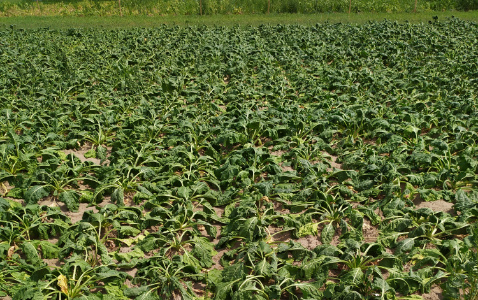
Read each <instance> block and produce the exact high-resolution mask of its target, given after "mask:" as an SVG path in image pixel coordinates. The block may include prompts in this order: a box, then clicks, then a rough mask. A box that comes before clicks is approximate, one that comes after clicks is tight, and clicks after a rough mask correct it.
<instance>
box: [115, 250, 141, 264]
mask: <svg viewBox="0 0 478 300" xmlns="http://www.w3.org/2000/svg"><path fill="white" fill-rule="evenodd" d="M114 257H115V259H116V260H117V261H119V262H122V261H130V260H132V259H133V258H144V252H143V251H141V249H139V248H137V247H136V248H134V249H133V250H132V251H130V252H126V253H118V252H116V253H115V254H114Z"/></svg>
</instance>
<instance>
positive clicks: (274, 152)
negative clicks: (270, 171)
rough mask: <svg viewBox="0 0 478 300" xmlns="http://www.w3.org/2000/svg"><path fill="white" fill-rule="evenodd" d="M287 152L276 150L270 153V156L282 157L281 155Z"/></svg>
mask: <svg viewBox="0 0 478 300" xmlns="http://www.w3.org/2000/svg"><path fill="white" fill-rule="evenodd" d="M286 152H287V151H284V150H277V151H272V152H271V155H274V156H279V157H280V156H282V154H284V153H286Z"/></svg>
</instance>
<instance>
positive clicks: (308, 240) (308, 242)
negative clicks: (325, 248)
mask: <svg viewBox="0 0 478 300" xmlns="http://www.w3.org/2000/svg"><path fill="white" fill-rule="evenodd" d="M297 242H298V243H300V244H301V245H302V246H304V248H305V249H309V250H313V249H315V248H316V247H317V246H319V245H322V242H321V241H320V237H319V236H313V235H309V236H305V237H301V238H299V239H298V240H297Z"/></svg>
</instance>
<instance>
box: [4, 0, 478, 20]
mask: <svg viewBox="0 0 478 300" xmlns="http://www.w3.org/2000/svg"><path fill="white" fill-rule="evenodd" d="M119 4H121V8H122V9H121V12H120V9H119ZM415 5H416V7H415ZM349 8H350V9H351V12H354V13H360V12H389V13H390V12H412V11H415V9H416V10H417V11H443V10H464V11H467V10H474V9H478V0H417V1H416V2H415V0H352V1H351V2H350V1H349V0H141V1H139V0H121V1H118V0H42V1H34V0H0V16H1V15H7V16H11V15H32V14H33V15H63V16H72V15H73V16H98V15H100V16H103V15H120V14H125V15H158V14H159V15H198V14H200V13H202V14H208V15H210V14H263V13H267V12H270V13H303V14H310V13H332V12H348V11H349Z"/></svg>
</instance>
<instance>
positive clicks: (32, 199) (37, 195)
mask: <svg viewBox="0 0 478 300" xmlns="http://www.w3.org/2000/svg"><path fill="white" fill-rule="evenodd" d="M49 195H50V189H49V188H47V187H45V186H43V185H36V186H32V187H31V188H29V189H28V190H27V191H26V192H25V202H26V203H27V204H36V203H37V202H38V200H40V199H42V198H45V197H48V196H49Z"/></svg>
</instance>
